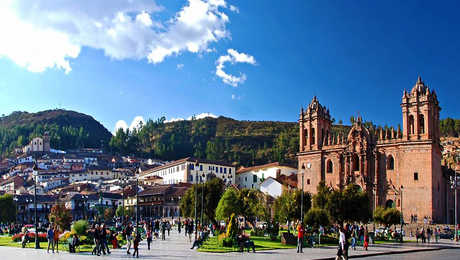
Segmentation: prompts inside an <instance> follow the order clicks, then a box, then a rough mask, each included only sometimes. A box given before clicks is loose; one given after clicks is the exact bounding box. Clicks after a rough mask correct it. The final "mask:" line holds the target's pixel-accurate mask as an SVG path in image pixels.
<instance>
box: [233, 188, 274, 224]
mask: <svg viewBox="0 0 460 260" xmlns="http://www.w3.org/2000/svg"><path fill="white" fill-rule="evenodd" d="M238 200H239V205H240V212H238V213H239V214H240V215H241V216H243V217H244V219H245V220H246V221H248V222H249V223H251V225H252V227H253V228H255V226H256V223H255V222H256V220H257V219H258V218H264V219H267V216H268V214H269V212H268V210H266V209H267V208H266V207H265V205H266V203H265V195H264V194H263V193H262V192H261V191H259V190H255V189H246V188H244V189H241V190H239V191H238Z"/></svg>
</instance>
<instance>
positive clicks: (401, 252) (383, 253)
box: [314, 247, 449, 260]
mask: <svg viewBox="0 0 460 260" xmlns="http://www.w3.org/2000/svg"><path fill="white" fill-rule="evenodd" d="M448 248H449V247H436V248H423V249H408V250H401V251H388V252H380V253H370V254H362V255H351V256H348V258H364V257H371V256H381V255H397V254H407V253H416V252H428V251H438V250H443V249H448ZM314 260H335V256H334V257H325V258H315V259H314Z"/></svg>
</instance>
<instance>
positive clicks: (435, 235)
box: [434, 227, 439, 243]
mask: <svg viewBox="0 0 460 260" xmlns="http://www.w3.org/2000/svg"><path fill="white" fill-rule="evenodd" d="M434 239H435V241H436V243H438V241H439V227H435V228H434Z"/></svg>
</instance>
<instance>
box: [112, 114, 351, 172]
mask: <svg viewBox="0 0 460 260" xmlns="http://www.w3.org/2000/svg"><path fill="white" fill-rule="evenodd" d="M348 129H349V127H348V126H334V127H333V131H334V132H347V131H348ZM298 133H299V130H298V125H297V123H296V122H274V121H238V120H235V119H231V118H227V117H219V118H204V119H200V120H190V121H178V122H172V123H164V118H161V119H158V120H156V121H153V120H149V121H147V122H146V123H145V124H144V125H143V127H142V128H141V129H140V130H139V131H134V132H124V131H122V130H119V131H118V132H117V133H116V135H115V136H114V137H113V138H112V140H111V141H110V147H111V148H112V151H114V152H116V153H120V154H123V153H128V154H135V155H139V156H148V157H155V158H160V159H164V160H175V159H179V158H183V157H187V156H190V155H193V156H195V157H199V158H207V159H209V160H223V161H227V162H233V163H234V164H238V165H244V166H250V165H254V164H264V163H269V162H274V161H280V162H283V163H288V164H292V165H296V153H297V152H298V148H299V137H298Z"/></svg>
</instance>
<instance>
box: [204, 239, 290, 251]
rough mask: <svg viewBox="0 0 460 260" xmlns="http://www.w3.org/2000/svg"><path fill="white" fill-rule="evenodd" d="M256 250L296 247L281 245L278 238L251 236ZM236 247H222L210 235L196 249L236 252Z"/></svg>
mask: <svg viewBox="0 0 460 260" xmlns="http://www.w3.org/2000/svg"><path fill="white" fill-rule="evenodd" d="M251 240H252V241H254V244H255V246H256V251H257V250H273V249H289V248H296V246H295V245H283V244H281V241H280V240H275V241H271V240H270V238H269V237H258V236H251ZM238 250H239V248H238V247H222V246H219V243H218V241H217V237H210V238H209V239H208V240H207V241H206V242H204V243H203V246H202V247H200V248H199V249H198V251H199V252H213V253H228V252H237V251H238Z"/></svg>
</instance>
